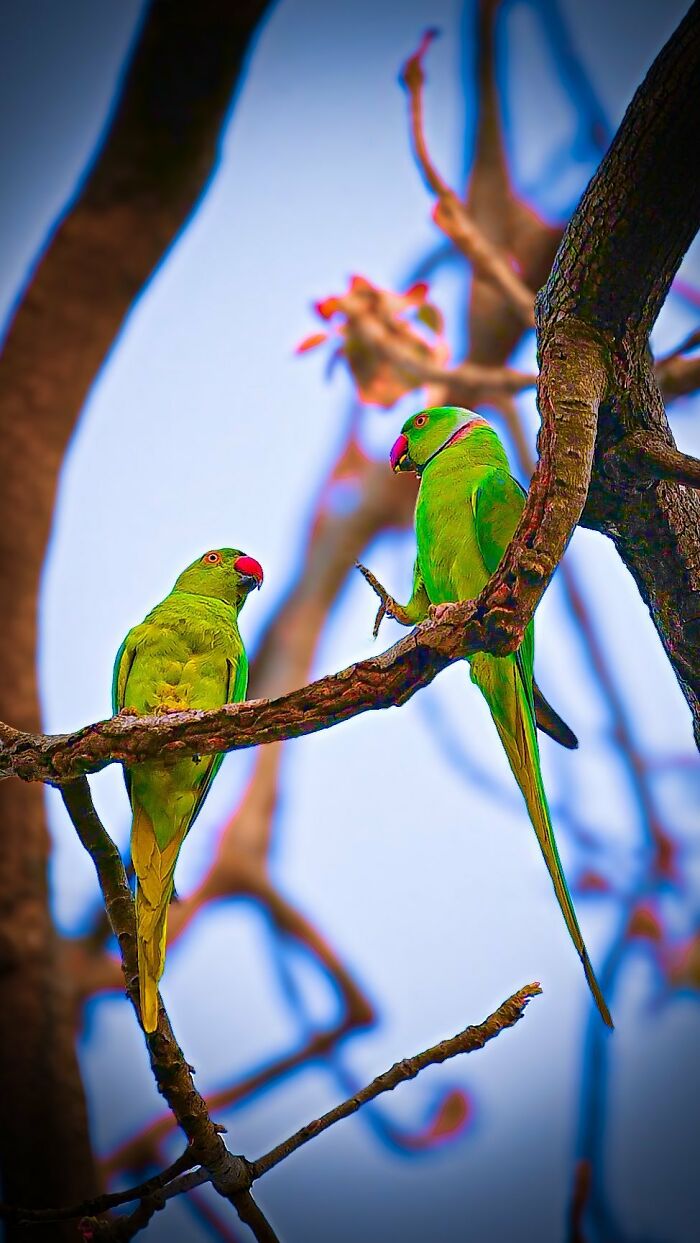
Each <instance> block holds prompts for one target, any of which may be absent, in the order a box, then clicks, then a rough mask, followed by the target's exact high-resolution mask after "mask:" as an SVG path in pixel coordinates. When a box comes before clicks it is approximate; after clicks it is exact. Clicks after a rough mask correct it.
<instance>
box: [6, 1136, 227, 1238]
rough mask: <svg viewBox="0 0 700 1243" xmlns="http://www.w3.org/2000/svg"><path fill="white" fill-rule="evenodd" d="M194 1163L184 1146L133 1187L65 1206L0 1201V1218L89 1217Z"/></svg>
mask: <svg viewBox="0 0 700 1243" xmlns="http://www.w3.org/2000/svg"><path fill="white" fill-rule="evenodd" d="M196 1164H197V1162H196V1160H195V1159H194V1158H193V1157H192V1154H191V1152H190V1149H189V1148H187V1149H186V1150H185V1151H184V1152H183V1153H182V1154H181V1155H180V1156H179V1157H178V1158H177V1160H176V1161H173V1163H172V1165H169V1166H168V1168H167V1169H165V1170H162V1171H161V1173H160V1174H155V1175H154V1176H153V1178H149V1179H147V1180H146V1182H144V1183H139V1184H138V1186H136V1187H129V1188H127V1189H126V1190H125V1191H113V1192H108V1193H107V1194H105V1195H101V1196H95V1197H94V1198H93V1199H91V1200H83V1201H82V1203H80V1204H73V1205H69V1206H68V1207H67V1208H40V1209H31V1208H15V1207H13V1206H12V1205H10V1204H3V1203H0V1218H2V1219H4V1220H6V1221H19V1222H23V1221H26V1222H34V1221H35V1222H51V1221H66V1220H70V1218H72V1217H92V1216H94V1215H96V1214H99V1213H107V1212H108V1211H109V1210H110V1209H112V1208H117V1207H118V1206H119V1205H120V1204H129V1203H130V1202H131V1201H133V1200H144V1199H147V1198H148V1197H149V1196H151V1195H153V1194H154V1193H155V1192H158V1191H161V1190H162V1189H163V1188H164V1187H167V1186H168V1184H169V1183H172V1182H173V1181H174V1180H175V1179H176V1178H177V1177H178V1175H180V1174H183V1173H185V1171H187V1170H189V1169H190V1168H191V1167H192V1166H193V1165H196ZM206 1177H208V1175H206Z"/></svg>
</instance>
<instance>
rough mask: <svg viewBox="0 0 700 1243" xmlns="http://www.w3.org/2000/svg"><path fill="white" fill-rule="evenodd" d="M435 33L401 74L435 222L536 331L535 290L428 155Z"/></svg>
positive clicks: (426, 37) (429, 34)
mask: <svg viewBox="0 0 700 1243" xmlns="http://www.w3.org/2000/svg"><path fill="white" fill-rule="evenodd" d="M435 34H436V31H434V30H428V31H426V33H425V34H424V35H423V38H422V39H421V42H420V45H419V47H418V49H417V51H416V52H415V53H414V54H413V56H410V57H409V59H408V60H407V61H406V64H405V65H404V68H403V70H402V73H401V80H402V82H403V84H404V86H405V87H406V90H407V91H408V98H409V113H410V128H411V139H412V143H413V149H414V153H415V157H416V162H417V164H418V167H419V168H420V170H421V173H422V174H423V177H424V179H425V181H426V184H427V185H428V188H429V189H430V190H432V191H433V193H434V194H435V195H436V196H437V204H436V206H435V211H434V219H435V223H436V224H437V225H438V227H439V228H441V229H442V231H443V233H445V234H446V235H447V237H449V238H450V240H451V241H452V242H453V244H454V245H455V246H456V247H457V249H458V250H460V251H461V252H462V254H463V255H464V256H465V257H466V258H467V259H469V261H470V263H472V264H473V266H474V270H475V272H476V273H477V274H478V275H479V276H481V277H483V278H484V280H487V281H490V282H491V283H492V284H493V285H494V286H495V287H496V288H497V289H499V290H500V292H501V293H502V294H503V296H504V297H505V299H506V300H507V302H508V303H509V304H510V306H511V308H512V309H513V311H514V312H515V314H516V315H517V316H518V318H519V320H520V321H521V323H522V324H524V325H525V327H527V328H533V327H534V325H535V316H534V300H535V295H534V292H533V290H531V289H528V287H527V285H526V284H525V282H524V281H523V280H522V279H521V278H520V277H519V276H518V274H517V272H516V271H515V269H514V268H513V267H512V266H511V264H510V262H509V259H508V257H507V256H506V255H505V254H504V253H503V252H502V250H501V249H500V248H499V247H498V246H494V244H493V243H492V242H490V241H489V239H488V238H487V237H486V236H485V235H484V233H482V231H481V229H479V228H478V226H477V225H476V223H475V222H474V220H473V219H472V217H471V215H470V213H469V210H468V208H467V207H466V206H465V204H464V203H463V202H462V200H461V199H460V198H459V197H458V195H457V194H455V192H454V190H452V189H451V188H450V186H448V184H447V182H446V181H444V180H443V178H442V177H441V175H440V174H439V173H438V171H437V169H436V168H435V165H434V164H433V162H432V160H431V158H430V154H429V152H428V146H427V143H426V141H425V134H424V130H423V85H424V83H425V74H424V72H423V57H424V56H425V54H426V52H427V50H428V48H429V47H430V44H431V42H432V40H433V38H434V37H435Z"/></svg>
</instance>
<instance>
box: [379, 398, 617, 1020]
mask: <svg viewBox="0 0 700 1243" xmlns="http://www.w3.org/2000/svg"><path fill="white" fill-rule="evenodd" d="M390 460H391V465H392V468H393V469H394V470H395V471H406V470H408V471H415V473H416V474H417V475H418V476H419V478H420V487H419V490H418V500H417V502H416V513H415V527H416V543H417V556H416V562H415V568H414V576H413V591H412V594H411V598H410V600H409V602H408V604H406V605H399V604H397V603H396V601H395V600H393V599H392V598H391V597H389V598H388V600H387V602H386V611H387V612H388V613H389V614H390V615H391V616H393V617H395V618H396V619H397V621H399V622H401V623H403V624H404V625H407V626H414V625H416V624H417V623H418V622H420V621H423V620H424V619H425V618H426V617H428V615H429V613H430V611H431V607H433V608H434V609H435V611H436V612H437V613H438V616H439V615H440V612H441V611H442V608H444V607H445V606H449V604H450V603H453V602H455V601H458V600H473V599H475V598H476V597H477V596H478V595H479V594H480V592H481V591H482V589H483V588H484V587H485V586H486V584H487V582H488V580H489V579H490V577H491V575H492V574H493V573H494V571H495V570H496V568H497V566H498V564H499V562H500V560H501V558H502V556H503V554H504V552H505V550H506V548H507V546H508V544H509V543H510V540H511V538H512V536H513V533H514V532H515V528H516V526H517V525H518V521H519V519H520V515H521V513H522V510H523V506H524V504H525V494H524V492H523V490H522V488H521V487H520V485H519V484H518V483H517V482H516V480H515V479H513V477H512V476H511V473H510V468H509V465H508V459H507V457H506V454H505V450H504V449H503V446H502V444H501V442H500V440H499V438H498V436H497V435H496V433H495V431H494V430H493V428H492V427H490V425H489V424H488V423H487V422H486V420H485V419H482V418H480V417H479V416H478V415H475V414H473V413H472V411H470V410H463V409H462V408H461V407H459V406H436V407H433V408H432V409H428V410H420V411H419V412H418V413H417V414H414V415H412V416H411V418H409V419H407V420H406V422H405V423H404V425H403V428H402V430H401V434H400V436H399V437H398V439H397V440H396V442H395V444H394V446H393V448H392V450H391V454H390ZM375 583H376V580H375ZM377 586H378V587H379V584H377ZM379 590H380V592H381V591H383V588H381V587H379ZM441 606H442V607H441ZM380 615H381V614H380ZM534 643H535V637H534V625H533V624H532V623H530V625H529V626H528V628H527V630H526V632H525V637H524V639H523V642H522V644H521V646H520V648H519V650H518V651H517V652H515V653H514V654H513V655H510V656H500V657H499V656H491V655H490V654H489V653H487V652H479V653H477V654H475V655H474V656H472V657H471V658H470V660H469V664H470V667H471V677H472V681H473V682H475V683H476V685H477V686H478V687H479V689H480V691H481V692H482V694H483V695H484V697H485V699H486V702H487V703H488V705H489V708H490V710H491V715H492V717H493V721H494V724H495V726H496V729H497V731H498V735H499V738H500V740H501V743H502V744H503V748H504V750H505V753H506V755H507V757H508V763H509V764H510V767H511V769H512V771H513V775H514V777H515V780H516V781H517V783H518V785H519V786H520V789H521V791H522V794H523V797H524V799H525V803H526V805H527V810H528V812H529V815H530V820H531V821H532V824H533V827H534V830H535V833H536V835H537V840H538V842H539V845H540V849H541V851H542V854H543V856H544V861H545V863H546V865H547V869H548V871H549V875H550V877H551V880H552V884H553V886H554V892H555V893H556V896H557V901H558V902H559V906H560V908H561V911H562V914H563V916H564V920H565V922H566V926H567V928H568V930H569V934H570V936H571V939H572V941H573V943H574V945H575V946H576V949H577V951H578V954H579V957H580V959H581V962H582V964H583V969H584V972H585V975H586V979H587V981H588V984H589V987H590V989H591V992H592V994H593V997H594V998H595V1002H596V1005H597V1006H598V1009H599V1011H600V1013H601V1015H602V1018H603V1020H604V1021H605V1023H607V1025H608V1026H609V1027H612V1019H611V1017H610V1013H609V1010H608V1007H607V1005H606V1004H605V1000H604V998H603V995H602V993H601V991H600V987H599V985H598V981H597V980H596V977H595V974H594V971H593V967H592V965H591V961H590V959H589V957H588V952H587V950H586V947H585V945H584V942H583V937H582V935H581V930H580V928H579V925H578V920H577V919H576V913H575V911H574V906H573V902H572V900H571V895H570V893H569V890H568V887H567V884H566V879H565V877H564V873H563V870H562V866H561V861H560V859H559V852H558V850H557V844H556V841H555V838H554V830H553V828H552V821H551V817H550V813H549V807H548V805H547V796H546V794H545V790H544V785H543V782H542V773H541V771H540V753H539V746H538V742H537V731H536V725H537V724H539V725H540V728H542V729H544V730H545V731H546V732H547V733H549V734H551V735H552V737H554V738H556V739H557V741H559V742H561V743H562V744H563V745H564V746H569V747H572V746H576V739H575V737H574V735H573V734H572V733H571V731H570V730H569V729H568V726H566V725H565V724H564V722H563V721H562V720H561V718H560V717H558V716H557V714H556V712H554V710H553V709H552V708H551V707H550V706H549V704H547V702H546V700H545V699H544V697H543V696H542V695H541V693H540V692H539V690H538V689H537V687H536V686H535V685H534V682H533V662H534V650H535V649H534Z"/></svg>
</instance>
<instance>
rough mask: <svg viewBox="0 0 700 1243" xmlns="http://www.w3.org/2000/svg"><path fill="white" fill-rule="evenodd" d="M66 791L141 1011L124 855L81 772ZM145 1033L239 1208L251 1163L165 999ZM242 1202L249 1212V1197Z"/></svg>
mask: <svg viewBox="0 0 700 1243" xmlns="http://www.w3.org/2000/svg"><path fill="white" fill-rule="evenodd" d="M61 795H62V797H63V801H64V803H65V805H66V810H67V811H68V814H69V816H70V818H71V820H72V822H73V824H74V826H75V829H76V832H77V834H78V837H79V838H80V841H81V843H82V845H83V846H84V847H85V849H86V850H87V851H88V853H89V854H90V856H91V858H92V861H93V863H94V864H95V870H96V871H97V877H98V881H99V884H100V889H101V890H102V896H103V899H104V903H105V909H106V911H107V916H108V918H109V922H110V925H111V927H112V930H113V932H114V935H115V936H116V938H117V940H118V942H119V949H120V952H121V956H122V963H123V969H124V978H125V981H126V991H127V995H128V997H129V1000H130V1001H131V1003H132V1005H133V1007H134V1010H135V1011H136V1014H137V1016H138V1015H139V991H138V960H137V953H136V916H135V912H134V902H133V898H132V896H131V892H130V890H129V886H128V882H127V879H126V873H125V871H124V866H123V864H122V861H121V856H120V854H119V851H118V850H117V848H116V846H115V845H114V842H113V841H112V839H111V838H110V836H109V834H108V833H107V832H106V830H105V828H104V826H103V825H102V823H101V821H100V818H99V816H98V815H97V812H96V811H95V808H94V805H93V802H92V798H91V795H90V787H89V786H88V783H87V780H86V779H85V778H84V777H81V778H78V779H77V780H75V781H70V782H67V783H66V784H65V785H63V786H62V787H61ZM144 1035H145V1040H146V1045H147V1048H148V1054H149V1058H150V1062H151V1070H152V1071H153V1075H154V1078H155V1081H156V1084H157V1087H158V1091H159V1092H160V1093H161V1095H162V1096H164V1097H165V1100H166V1101H167V1103H168V1105H169V1106H170V1109H171V1110H172V1112H173V1114H174V1115H175V1117H176V1118H177V1120H178V1122H179V1124H180V1126H181V1128H182V1130H183V1131H184V1133H185V1135H186V1136H187V1140H188V1143H189V1150H190V1154H191V1155H192V1157H193V1158H194V1160H196V1161H197V1162H201V1164H202V1165H203V1166H204V1167H205V1169H206V1170H207V1172H208V1175H209V1177H210V1178H211V1181H212V1183H213V1185H214V1187H215V1188H216V1190H217V1191H218V1192H219V1194H220V1195H222V1196H224V1198H225V1199H227V1200H229V1201H230V1202H231V1203H232V1204H234V1205H235V1206H236V1207H238V1204H237V1201H238V1200H239V1199H240V1197H241V1196H242V1195H245V1193H247V1191H248V1190H249V1188H250V1182H251V1179H250V1173H249V1169H248V1164H247V1162H246V1161H245V1160H244V1159H243V1158H242V1157H238V1156H233V1155H232V1154H231V1153H230V1152H229V1150H228V1148H227V1147H226V1145H225V1144H224V1141H223V1140H222V1138H221V1134H220V1128H219V1127H218V1126H217V1125H216V1124H215V1123H214V1122H212V1120H211V1118H210V1116H209V1111H208V1109H207V1106H206V1103H205V1101H204V1099H203V1098H202V1097H201V1096H200V1094H199V1092H198V1091H197V1089H196V1088H195V1086H194V1081H193V1079H192V1071H191V1067H189V1066H188V1064H187V1062H186V1061H185V1059H184V1057H183V1054H182V1051H181V1049H180V1047H179V1045H178V1044H177V1041H176V1040H175V1037H174V1035H173V1031H172V1028H171V1026H170V1022H169V1019H168V1016H167V1014H166V1012H165V1009H164V1007H163V1004H162V1002H161V1001H160V1000H159V1014H158V1026H157V1028H156V1030H155V1032H152V1033H144ZM242 1203H243V1208H244V1209H245V1210H246V1211H248V1210H247V1202H246V1201H243V1202H242ZM154 1211H155V1210H154Z"/></svg>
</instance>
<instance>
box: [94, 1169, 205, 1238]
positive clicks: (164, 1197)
mask: <svg viewBox="0 0 700 1243" xmlns="http://www.w3.org/2000/svg"><path fill="white" fill-rule="evenodd" d="M209 1181H210V1175H209V1173H208V1171H207V1170H205V1169H198V1170H192V1171H190V1173H189V1174H181V1175H180V1177H179V1178H176V1179H174V1180H173V1181H172V1182H171V1183H170V1184H169V1185H168V1186H167V1187H163V1188H161V1189H160V1190H157V1191H154V1192H152V1193H151V1194H150V1195H148V1196H144V1197H143V1199H142V1200H141V1202H140V1204H139V1205H138V1206H137V1207H136V1208H135V1209H134V1210H133V1212H131V1213H128V1214H125V1215H124V1216H122V1217H115V1218H113V1219H112V1221H105V1220H104V1219H101V1218H99V1217H93V1216H89V1217H83V1219H82V1221H81V1222H80V1233H81V1234H82V1236H83V1238H84V1239H87V1240H95V1243H98V1241H99V1243H107V1241H108V1240H109V1243H125V1241H126V1240H127V1239H133V1238H134V1237H135V1236H136V1235H137V1234H138V1233H139V1232H140V1231H141V1230H145V1228H146V1226H147V1225H148V1224H149V1222H150V1220H151V1218H152V1217H153V1216H155V1214H156V1213H158V1212H160V1210H161V1209H164V1208H165V1205H166V1203H167V1201H168V1200H172V1199H173V1198H174V1196H179V1195H184V1194H185V1193H186V1192H188V1191H192V1190H193V1189H194V1188H195V1187H201V1186H202V1184H203V1183H207V1182H209Z"/></svg>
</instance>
